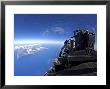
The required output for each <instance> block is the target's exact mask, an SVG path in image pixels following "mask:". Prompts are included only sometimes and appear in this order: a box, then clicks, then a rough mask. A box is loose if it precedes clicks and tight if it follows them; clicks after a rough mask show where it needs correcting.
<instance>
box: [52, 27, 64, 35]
mask: <svg viewBox="0 0 110 89" xmlns="http://www.w3.org/2000/svg"><path fill="white" fill-rule="evenodd" d="M53 32H55V33H58V34H64V29H63V28H62V27H55V28H54V29H53Z"/></svg>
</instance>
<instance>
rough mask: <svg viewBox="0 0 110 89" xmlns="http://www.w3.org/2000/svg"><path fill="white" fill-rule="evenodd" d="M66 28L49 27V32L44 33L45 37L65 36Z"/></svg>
mask: <svg viewBox="0 0 110 89" xmlns="http://www.w3.org/2000/svg"><path fill="white" fill-rule="evenodd" d="M64 32H65V31H64V28H62V27H49V28H48V29H47V30H45V31H44V32H43V34H42V35H43V36H48V35H53V34H54V33H56V34H60V35H63V34H64Z"/></svg>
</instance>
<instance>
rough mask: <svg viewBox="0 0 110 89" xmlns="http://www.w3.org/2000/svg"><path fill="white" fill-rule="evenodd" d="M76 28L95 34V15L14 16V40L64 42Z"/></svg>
mask: <svg viewBox="0 0 110 89" xmlns="http://www.w3.org/2000/svg"><path fill="white" fill-rule="evenodd" d="M78 28H86V29H88V30H89V31H92V32H94V33H96V32H97V29H96V28H97V15H96V14H15V15H14V38H15V40H53V41H56V40H57V41H65V40H66V39H69V37H71V36H72V35H73V31H74V30H76V29H78Z"/></svg>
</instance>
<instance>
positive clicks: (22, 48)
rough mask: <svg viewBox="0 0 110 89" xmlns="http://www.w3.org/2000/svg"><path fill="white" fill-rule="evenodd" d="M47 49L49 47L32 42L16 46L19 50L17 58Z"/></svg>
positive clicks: (16, 49)
mask: <svg viewBox="0 0 110 89" xmlns="http://www.w3.org/2000/svg"><path fill="white" fill-rule="evenodd" d="M47 49H48V48H46V47H42V46H38V45H32V44H28V45H19V46H15V51H17V59H19V58H20V57H22V56H26V55H32V54H37V53H39V52H41V51H43V50H47Z"/></svg>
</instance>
